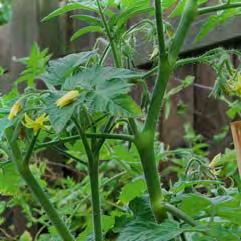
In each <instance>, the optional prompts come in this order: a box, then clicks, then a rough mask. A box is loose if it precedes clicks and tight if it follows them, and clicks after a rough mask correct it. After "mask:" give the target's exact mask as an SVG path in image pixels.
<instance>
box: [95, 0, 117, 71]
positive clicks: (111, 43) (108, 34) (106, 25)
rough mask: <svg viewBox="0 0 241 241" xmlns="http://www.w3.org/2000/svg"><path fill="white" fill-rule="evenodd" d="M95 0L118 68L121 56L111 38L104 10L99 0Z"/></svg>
mask: <svg viewBox="0 0 241 241" xmlns="http://www.w3.org/2000/svg"><path fill="white" fill-rule="evenodd" d="M96 2H97V5H98V8H99V12H100V16H101V19H102V22H103V25H104V27H105V31H106V34H107V37H108V39H109V41H110V45H111V49H112V54H113V58H114V60H115V64H116V67H118V68H119V67H121V58H120V56H119V54H118V49H117V46H116V43H115V39H114V38H113V36H112V34H111V31H110V28H109V25H108V23H107V20H106V18H105V14H104V12H103V10H102V7H101V4H100V0H96Z"/></svg>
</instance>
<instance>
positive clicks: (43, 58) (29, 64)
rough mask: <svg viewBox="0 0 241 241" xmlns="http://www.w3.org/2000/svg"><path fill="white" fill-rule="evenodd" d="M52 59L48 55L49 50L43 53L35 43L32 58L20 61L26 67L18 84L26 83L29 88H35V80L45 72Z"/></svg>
mask: <svg viewBox="0 0 241 241" xmlns="http://www.w3.org/2000/svg"><path fill="white" fill-rule="evenodd" d="M50 57H51V55H50V54H48V49H44V50H42V51H41V50H40V48H39V46H38V45H37V44H36V43H35V44H34V45H33V47H32V49H31V54H30V56H29V57H26V58H22V59H20V60H19V61H20V62H21V63H22V64H24V65H25V70H24V71H23V72H22V73H21V76H20V77H19V78H18V79H17V83H21V82H24V81H26V82H27V85H28V87H34V80H35V79H37V78H39V76H41V75H42V74H43V73H44V72H45V69H46V65H47V62H48V61H49V59H50Z"/></svg>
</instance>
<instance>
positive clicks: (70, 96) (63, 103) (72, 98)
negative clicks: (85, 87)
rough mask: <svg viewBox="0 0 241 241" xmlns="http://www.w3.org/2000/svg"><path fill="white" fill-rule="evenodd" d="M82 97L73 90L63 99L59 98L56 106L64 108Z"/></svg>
mask: <svg viewBox="0 0 241 241" xmlns="http://www.w3.org/2000/svg"><path fill="white" fill-rule="evenodd" d="M79 95H80V93H79V91H78V90H71V91H69V92H68V93H66V94H65V95H64V96H62V97H61V98H59V99H58V100H57V101H56V105H57V106H58V107H59V108H63V107H64V106H66V105H68V104H70V103H72V102H74V101H75V99H76V98H77V97H78V96H79Z"/></svg>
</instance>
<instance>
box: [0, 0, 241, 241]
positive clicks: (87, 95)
mask: <svg viewBox="0 0 241 241" xmlns="http://www.w3.org/2000/svg"><path fill="white" fill-rule="evenodd" d="M206 2H207V1H197V0H183V1H179V2H178V4H177V5H176V6H175V7H174V5H175V4H176V1H159V0H155V1H154V4H153V5H152V4H151V3H150V1H146V0H140V1H138V2H134V1H100V0H97V1H73V2H71V3H68V4H66V5H65V6H63V7H61V8H59V9H57V10H56V11H54V12H53V13H51V14H50V15H49V16H47V17H46V18H45V19H44V20H43V21H49V20H51V19H52V18H54V17H57V16H59V15H61V14H64V13H67V12H69V11H73V10H86V11H87V13H88V14H87V15H82V14H81V15H80V14H77V15H74V16H73V17H74V18H76V19H78V20H81V21H85V22H87V23H88V24H89V25H88V26H87V27H84V28H81V29H80V30H79V31H77V32H76V33H75V34H74V35H73V37H72V40H75V39H76V38H79V37H81V36H82V35H84V34H86V33H89V32H98V33H100V34H101V37H100V38H98V39H97V42H96V44H95V46H94V49H93V50H91V51H88V52H82V53H75V54H70V55H67V56H65V57H63V58H60V59H57V60H49V59H50V57H51V56H50V55H49V54H48V52H47V50H43V51H41V50H40V49H39V48H38V47H37V45H35V46H34V47H33V50H32V54H31V55H30V56H29V57H28V58H25V59H22V63H23V64H25V65H26V70H25V71H24V72H23V73H22V75H21V77H20V78H19V79H18V80H17V82H16V83H19V82H23V81H25V82H27V83H28V87H27V88H26V89H25V92H24V93H23V94H21V95H17V96H16V95H15V94H14V91H15V92H16V89H13V91H12V92H11V93H10V94H9V95H7V96H5V97H4V98H2V100H1V106H2V108H1V119H0V124H1V130H0V136H1V138H2V144H1V148H2V152H3V155H4V158H5V159H6V162H9V161H12V162H13V163H14V164H15V166H16V168H17V171H18V173H19V175H20V176H21V178H22V179H23V180H24V181H25V183H26V184H27V186H28V187H29V189H30V190H31V191H32V193H33V194H34V196H35V197H36V199H37V200H38V201H39V203H40V205H41V206H42V208H43V209H44V210H45V212H46V215H48V217H49V220H50V221H51V222H52V224H53V225H54V227H55V229H56V231H57V233H58V235H59V236H60V237H61V238H62V240H66V241H71V240H76V238H77V237H75V235H77V233H78V231H76V229H75V228H74V227H73V223H69V222H64V221H66V220H63V219H62V218H61V216H62V215H61V216H60V215H59V214H58V212H57V210H56V208H54V206H53V204H52V202H51V201H50V198H49V197H48V196H47V195H46V193H45V191H44V190H43V187H41V185H40V184H39V182H38V181H37V179H36V178H35V176H34V175H33V173H32V168H30V161H31V158H32V157H33V156H35V154H36V153H37V152H38V151H39V150H43V149H46V148H50V147H54V148H55V149H56V148H57V150H58V151H60V152H62V153H63V154H65V155H67V156H68V157H69V156H70V155H71V157H72V158H73V159H74V160H75V161H77V162H79V163H82V164H83V165H85V166H86V167H87V171H88V180H89V185H90V190H91V207H92V222H93V225H92V226H93V235H90V236H89V237H88V240H95V241H101V240H103V232H105V231H106V225H103V224H104V223H106V222H105V221H103V220H104V219H103V217H104V215H102V212H101V201H100V200H101V197H100V196H101V195H100V194H101V193H100V190H101V188H100V176H99V173H100V171H99V170H100V163H101V161H100V160H101V158H100V157H101V155H102V151H103V147H104V146H105V143H106V142H107V140H118V141H119V142H118V143H120V144H121V145H128V147H129V148H135V151H136V153H138V155H139V158H140V163H141V168H142V169H139V170H143V174H144V181H143V179H138V178H137V179H134V180H133V182H131V183H130V184H129V186H125V187H124V188H123V190H122V191H123V193H124V194H122V197H121V200H122V202H126V203H129V208H130V210H131V212H132V214H134V216H133V215H132V216H131V218H130V219H129V222H127V226H125V227H124V228H122V229H121V231H120V234H119V237H118V238H117V240H121V241H122V240H128V241H134V240H174V239H177V238H179V237H180V238H181V239H182V240H185V239H188V240H224V239H225V240H239V237H240V228H239V226H238V225H239V222H240V221H239V218H238V217H237V215H236V214H235V212H240V204H239V203H240V194H239V192H238V189H237V188H236V187H233V188H230V189H228V190H226V189H225V187H224V186H223V185H222V184H221V182H220V181H218V180H217V178H216V176H217V175H216V174H217V173H213V172H214V170H212V169H211V170H210V167H209V166H208V162H207V159H206V158H200V157H197V156H198V155H197V154H196V153H195V151H194V150H193V149H192V145H190V150H189V151H190V152H188V153H189V154H190V153H191V154H190V155H191V158H188V159H189V162H188V163H186V164H184V166H185V165H186V167H187V169H186V171H185V172H184V173H183V171H180V173H181V174H182V175H180V176H182V177H183V178H184V180H182V179H181V180H179V182H177V183H175V184H174V185H172V186H171V188H170V190H169V191H166V190H165V189H164V188H162V186H161V184H160V177H159V173H158V165H157V163H158V161H159V160H160V159H158V155H157V154H158V152H157V151H156V126H157V123H158V120H159V115H160V110H161V107H162V105H163V102H164V100H165V98H167V93H166V87H167V83H168V81H169V79H170V77H171V75H172V74H173V72H174V70H175V69H176V68H178V67H180V66H183V65H185V64H189V63H207V64H210V65H211V66H212V67H213V68H214V69H215V70H216V72H217V76H218V78H221V81H222V80H223V79H230V78H231V77H233V76H235V74H234V73H233V71H230V65H229V61H228V59H229V58H230V57H229V56H230V54H235V55H237V56H240V54H239V52H238V51H234V50H227V51H226V50H224V49H222V48H217V49H213V50H210V51H208V52H206V53H205V54H203V55H201V56H198V57H192V58H186V59H185V58H184V59H181V58H179V55H180V51H181V49H182V46H183V44H184V41H185V39H186V37H187V34H188V31H189V30H190V27H191V25H192V23H193V22H194V21H195V20H196V19H197V18H198V17H199V16H201V15H206V14H211V17H209V18H208V19H207V21H206V22H205V24H203V26H202V29H201V31H200V33H199V34H198V35H197V36H196V39H195V41H201V39H202V38H203V37H204V36H205V35H206V34H207V33H208V32H209V31H211V30H212V28H214V27H215V26H216V25H218V24H221V23H223V22H225V21H226V20H228V19H229V18H230V17H231V16H234V15H238V14H239V13H240V7H241V2H239V1H226V2H222V3H220V4H218V5H214V6H209V7H202V4H204V3H206ZM173 7H174V10H173V11H172V13H171V15H170V18H172V17H179V18H180V20H179V23H178V25H177V26H176V27H172V25H171V23H169V22H168V21H169V18H168V19H167V20H166V18H164V17H163V16H164V13H165V11H166V10H169V9H170V8H173ZM139 14H145V15H146V16H147V17H145V18H143V19H141V20H140V21H139V22H138V23H136V24H135V25H133V26H128V21H129V19H130V18H132V17H135V16H136V15H139ZM153 16H155V24H154V22H153V21H152V20H150V19H152V18H153ZM140 33H141V34H143V33H144V34H145V35H146V37H147V38H148V39H150V40H151V43H152V46H153V52H152V53H151V57H152V59H153V63H154V66H153V69H152V70H151V71H149V72H147V73H145V72H142V71H139V70H137V69H136V67H135V65H134V64H133V63H134V61H135V60H134V58H135V57H134V56H135V54H134V53H135V51H136V47H137V45H138V36H139V35H138V34H140ZM103 43H104V49H103V48H102V50H101V44H103ZM110 53H111V56H112V59H113V63H114V66H110V65H107V64H106V63H108V58H109V57H110ZM156 73H157V74H156ZM152 75H156V81H155V86H154V88H153V90H152V91H149V89H148V88H147V84H146V80H147V79H148V77H149V76H152ZM36 79H41V80H42V81H43V82H44V84H45V86H46V89H45V90H38V89H36V86H35V80H36ZM235 81H236V82H238V83H239V82H240V80H239V78H237V80H235ZM236 82H235V83H236ZM221 83H223V82H221ZM239 84H240V83H239ZM134 85H139V86H140V87H141V88H142V90H143V91H142V92H143V94H142V104H141V106H139V105H138V104H137V103H136V102H135V101H134V100H133V99H132V97H131V95H130V91H131V88H132V87H133V86H134ZM217 85H218V86H215V88H214V92H215V91H216V92H217V91H218V90H219V89H220V88H219V87H220V86H221V85H220V81H217ZM235 86H236V87H237V85H235ZM184 87H185V85H184V86H182V87H181V88H184ZM236 87H235V88H236ZM236 89H237V88H236ZM238 90H239V88H238ZM174 92H175V91H174ZM170 94H172V93H169V95H170ZM11 95H12V96H15V99H13V98H11V100H10V101H9V96H11ZM118 126H121V128H118ZM77 141H81V143H82V145H81V150H79V151H80V152H81V156H78V155H77V156H76V153H75V154H74V156H73V155H72V154H73V153H72V154H71V153H70V152H69V151H68V148H67V150H66V148H63V146H62V147H61V145H65V147H66V145H68V144H69V143H70V144H71V143H75V142H77ZM133 146H134V147H133ZM61 148H63V149H61ZM70 150H71V149H70ZM83 150H84V159H85V160H84V161H83V160H82V157H83V156H82V155H83V152H82V151H83ZM199 150H201V148H200V147H199ZM179 151H180V150H179ZM196 151H197V149H196ZM77 154H78V152H77ZM184 154H185V152H182V151H180V152H179V155H181V157H182V158H183V159H182V158H180V156H179V157H178V155H177V154H175V153H172V155H174V156H173V158H175V159H176V158H177V159H178V160H179V161H180V162H181V160H182V161H183V160H184V161H185V160H186V158H187V156H185V155H184ZM176 155H177V156H176ZM164 157H165V158H168V155H167V156H165V155H163V158H164ZM140 163H139V164H140ZM212 168H216V166H215V165H213V166H212ZM195 169H196V170H195ZM234 169H235V168H234ZM205 178H206V179H207V180H203V179H205ZM143 184H146V186H145V185H143ZM197 186H198V187H199V186H202V187H204V188H205V190H204V193H205V195H202V194H201V193H198V192H197V191H196V189H197V188H198V187H197ZM145 187H146V189H147V193H148V196H146V195H144V196H143V197H139V196H141V195H142V194H144V191H143V192H142V190H143V189H145ZM213 187H215V191H213V190H212V188H213ZM80 188H81V187H80ZM130 190H132V192H133V196H132V197H131V198H129V196H131V194H128V195H127V197H126V194H125V193H126V192H127V193H128V192H129V193H130ZM192 191H194V192H193V193H192ZM219 193H225V195H223V196H220V195H219ZM136 197H137V198H136ZM138 197H139V198H138ZM226 197H227V199H226ZM104 202H105V201H104ZM68 215H70V214H69V213H67V216H68ZM65 217H66V216H65ZM126 218H127V217H126ZM217 219H219V221H220V222H219V221H218V220H217ZM223 220H228V222H230V225H229V226H228V225H226V223H225V221H223ZM92 226H91V227H92ZM90 229H91V228H90V227H89V226H88V225H87V227H86V230H90ZM86 232H87V231H86ZM220 233H221V236H222V237H221V239H220ZM77 240H81V239H80V238H79V239H78V238H77Z"/></svg>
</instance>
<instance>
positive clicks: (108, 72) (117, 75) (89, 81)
mask: <svg viewBox="0 0 241 241" xmlns="http://www.w3.org/2000/svg"><path fill="white" fill-rule="evenodd" d="M141 75H142V73H141V72H136V71H132V70H128V69H121V68H114V67H99V66H98V67H92V68H89V69H86V70H83V71H82V72H79V73H77V74H76V75H73V76H71V77H69V78H67V79H66V81H65V83H64V86H63V89H64V90H72V89H74V88H76V87H83V88H85V89H91V88H92V87H93V86H95V85H102V84H103V83H104V84H106V83H107V80H112V79H132V78H138V77H140V76H141ZM126 86H128V87H130V86H131V85H128V84H126ZM125 93H126V92H125Z"/></svg>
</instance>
